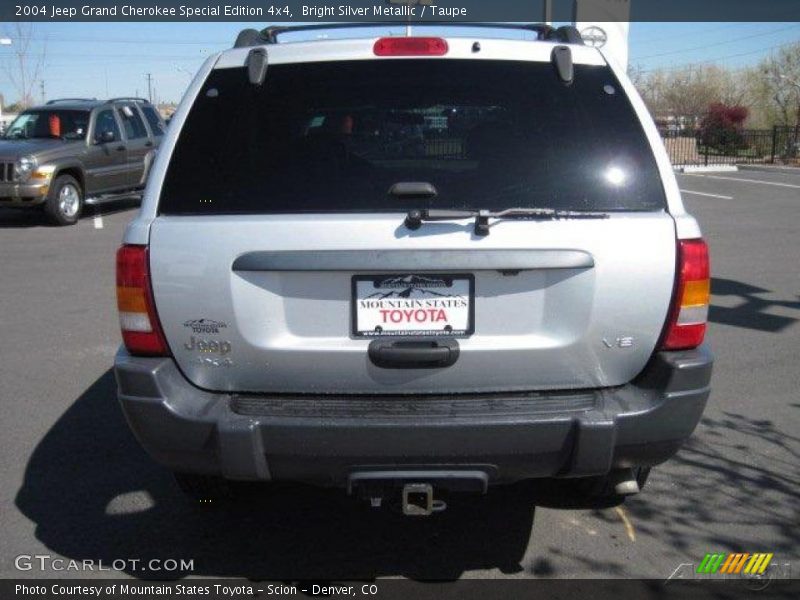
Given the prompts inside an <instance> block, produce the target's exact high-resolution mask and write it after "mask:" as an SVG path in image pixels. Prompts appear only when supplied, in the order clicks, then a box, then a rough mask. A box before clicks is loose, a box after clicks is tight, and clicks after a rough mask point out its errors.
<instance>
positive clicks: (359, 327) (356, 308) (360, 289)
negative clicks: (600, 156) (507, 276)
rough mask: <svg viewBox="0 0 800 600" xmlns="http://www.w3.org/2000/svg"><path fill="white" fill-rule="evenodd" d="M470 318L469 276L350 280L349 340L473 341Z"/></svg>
mask: <svg viewBox="0 0 800 600" xmlns="http://www.w3.org/2000/svg"><path fill="white" fill-rule="evenodd" d="M474 315H475V278H474V277H473V276H472V275H470V274H458V275H440V274H434V275H414V274H405V275H396V274H395V275H356V276H354V277H353V334H354V335H355V336H358V337H381V336H401V335H405V336H409V335H419V336H439V335H446V336H465V335H471V334H472V333H473V332H474V330H475V325H474Z"/></svg>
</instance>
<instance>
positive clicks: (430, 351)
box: [369, 339, 459, 369]
mask: <svg viewBox="0 0 800 600" xmlns="http://www.w3.org/2000/svg"><path fill="white" fill-rule="evenodd" d="M458 353H459V347H458V341H456V340H454V339H443V340H438V339H433V340H396V339H395V340H374V341H372V342H371V343H370V345H369V358H370V360H371V361H372V362H373V364H375V365H376V366H378V367H382V368H384V369H439V368H442V367H449V366H451V365H453V364H455V362H456V361H457V360H458Z"/></svg>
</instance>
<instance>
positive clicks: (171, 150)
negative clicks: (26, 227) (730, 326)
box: [115, 25, 712, 514]
mask: <svg viewBox="0 0 800 600" xmlns="http://www.w3.org/2000/svg"><path fill="white" fill-rule="evenodd" d="M326 27H331V26H326ZM523 28H524V29H527V30H528V31H530V32H533V33H535V37H536V38H537V39H535V40H530V41H521V40H509V39H498V38H497V37H491V36H492V34H494V35H497V33H498V31H497V30H495V29H492V28H491V26H486V28H485V29H484V28H482V29H480V30H478V29H476V28H475V26H474V25H472V26H471V28H470V29H469V30H467V29H464V30H460V29H458V28H453V31H455V32H459V31H460V32H461V33H460V34H459V35H454V36H453V37H447V38H439V37H389V38H379V39H375V38H364V37H354V39H337V40H324V41H321V40H316V41H300V42H294V43H278V42H277V38H278V36H279V35H283V34H285V33H288V32H289V31H292V30H291V29H286V28H281V29H268V30H265V31H264V32H260V33H259V32H256V31H254V30H248V31H245V32H243V33H242V34H241V35H240V36H239V39H238V40H237V44H236V47H235V48H233V49H231V50H228V51H225V52H222V53H220V54H218V55H215V56H213V57H211V58H210V59H209V60H208V61H207V62H206V63H205V65H204V66H203V67H202V69H201V70H200V72H199V73H198V75H197V77H196V78H195V80H194V82H193V84H192V85H191V87H190V89H189V90H188V92H187V93H186V96H185V98H184V100H183V102H182V104H181V106H180V108H179V109H178V111H177V113H176V114H175V116H174V118H173V120H172V124H171V126H170V128H169V131H168V133H167V135H166V138H165V140H164V142H163V144H162V148H161V151H160V152H159V155H158V158H157V161H156V163H155V166H154V168H153V171H152V174H151V177H150V179H149V182H148V186H147V190H146V194H145V199H144V202H143V205H142V208H141V212H140V214H139V215H138V217H137V218H136V219H135V220H134V221H133V222H132V223H131V224H130V226H129V227H128V229H127V231H126V233H125V239H124V245H123V246H122V248H121V249H120V251H119V254H118V273H117V286H118V295H119V310H120V323H121V327H122V334H123V339H124V347H123V348H122V349H121V350H120V352H119V354H118V355H117V357H116V363H115V367H116V375H117V381H118V385H119V398H120V401H121V403H122V407H123V409H124V411H125V413H126V416H127V418H128V421H129V423H130V425H131V427H132V428H133V430H134V432H135V433H136V435H137V436H138V438H139V440H140V441H141V443H142V445H143V446H144V447H145V448H146V449H147V450H148V451H149V452H150V454H151V455H152V456H153V457H154V458H155V459H156V460H158V461H159V462H161V463H162V464H164V465H166V466H167V467H169V468H170V469H172V470H173V471H175V472H176V473H178V474H179V481H180V482H181V484H182V485H183V486H184V488H186V489H187V490H192V491H197V490H201V492H202V493H205V491H204V490H206V489H207V488H208V485H207V484H211V483H214V482H218V481H221V480H222V479H234V480H264V481H267V480H291V481H305V482H313V483H317V484H322V485H332V486H341V487H344V488H347V489H348V490H350V491H351V492H352V491H355V490H368V491H367V492H365V493H367V494H368V495H369V496H371V497H373V498H380V497H382V496H385V495H388V494H391V493H397V495H398V496H400V495H401V494H400V492H401V491H402V492H403V493H402V498H403V501H404V509H405V511H406V512H407V513H409V514H429V513H430V512H431V511H432V510H435V508H436V507H441V506H442V505H441V503H437V502H436V500H437V499H438V497H439V494H440V491H439V490H442V493H443V491H445V490H449V489H472V490H475V491H478V492H485V491H486V489H487V487H488V485H489V484H494V483H506V482H513V481H518V480H521V479H526V478H579V479H580V480H581V482H582V483H586V482H590V483H591V484H592V485H590V486H588V487H587V486H582V488H584V489H588V490H591V493H594V494H599V495H601V496H605V497H608V496H611V497H615V498H616V497H620V496H622V495H625V494H629V493H635V492H637V491H638V490H639V488H640V487H641V485H642V484H643V483H644V479H645V477H646V474H647V471H648V469H649V467H650V466H651V465H654V464H657V463H659V462H662V461H664V460H666V459H667V458H669V457H670V456H671V455H672V454H674V453H675V452H676V451H677V449H678V448H679V447H680V445H681V444H682V443H683V442H684V441H685V440H686V438H687V437H688V436H689V435H690V434H691V433H692V431H693V429H694V428H695V426H696V424H697V422H698V420H699V418H700V415H701V413H702V411H703V408H704V406H705V403H706V399H707V397H708V393H709V380H710V375H711V364H712V359H711V355H710V353H709V351H708V350H707V348H706V347H705V346H703V345H701V344H702V342H703V336H704V333H705V328H706V315H707V309H708V300H709V266H708V255H707V249H706V245H705V243H704V242H703V241H702V239H701V237H700V230H699V228H698V225H697V223H696V221H695V220H694V219H693V218H692V217H691V216H689V215H687V214H686V212H685V211H684V208H683V205H682V203H681V198H680V194H679V191H678V188H677V185H676V182H675V178H674V176H673V172H672V169H671V166H670V164H669V160H668V158H667V155H666V153H665V151H664V148H663V146H662V144H661V141H660V138H659V136H658V133H657V131H656V128H655V126H654V125H653V122H652V120H651V118H650V117H649V115H648V113H647V111H646V109H645V107H644V105H643V103H642V101H641V99H640V98H639V96H638V95H637V94H636V92H635V90H634V89H633V87H632V85H631V83H630V81H629V80H628V78H627V77H626V75H625V73H623V72H621V71H620V70H619V69H618V68H617V67H615V66H614V65H613V64H611V63H609V62H608V61H607V60H606V58H604V56H603V54H602V53H601V52H600V51H599V50H597V49H594V48H589V47H587V46H584V45H583V43H582V41H581V40H580V37H579V36H578V34H577V32H576V31H575V30H574V29H573V28H561V29H558V30H556V29H552V28H550V27H547V26H544V25H532V26H524V27H523ZM304 29H306V30H307V29H310V28H309V27H306V28H304ZM357 31H360V30H359V29H357V28H353V32H357ZM475 31H481V32H482V34H481V35H480V36H476V35H474V32H475ZM376 503H377V502H376Z"/></svg>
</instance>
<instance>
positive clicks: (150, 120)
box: [142, 106, 164, 135]
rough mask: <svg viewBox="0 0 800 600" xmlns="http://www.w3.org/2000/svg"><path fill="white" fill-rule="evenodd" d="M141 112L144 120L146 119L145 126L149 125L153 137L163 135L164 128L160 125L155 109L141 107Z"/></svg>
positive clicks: (159, 118)
mask: <svg viewBox="0 0 800 600" xmlns="http://www.w3.org/2000/svg"><path fill="white" fill-rule="evenodd" d="M142 112H143V113H144V118H145V119H147V124H148V125H150V131H152V132H153V135H164V126H163V125H162V123H161V117H159V116H158V113H156V109H155V108H153V107H152V106H143V107H142Z"/></svg>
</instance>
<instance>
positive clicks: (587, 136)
mask: <svg viewBox="0 0 800 600" xmlns="http://www.w3.org/2000/svg"><path fill="white" fill-rule="evenodd" d="M198 173H203V174H204V176H203V177H197V174H198ZM400 181H407V182H412V181H413V182H418V181H426V182H430V183H432V184H433V185H434V186H435V187H436V189H437V190H438V196H437V197H436V198H433V199H426V200H419V199H398V198H392V197H388V196H387V190H388V189H389V188H390V187H391V185H392V184H394V183H396V182H400ZM209 200H210V202H209ZM528 206H548V207H558V208H570V209H576V210H580V209H604V210H653V209H661V208H663V207H664V206H665V199H664V194H663V190H662V187H661V183H660V179H659V176H658V172H657V169H656V164H655V160H654V158H653V155H652V152H651V150H650V148H649V145H648V143H647V141H646V139H645V136H644V133H643V131H642V129H641V125H640V123H639V122H638V120H637V118H636V116H635V114H634V111H633V109H632V108H631V106H630V104H629V102H628V100H627V98H626V96H625V94H624V93H623V92H622V90H621V88H620V86H619V83H618V81H617V80H616V79H615V77H614V75H613V73H612V72H611V71H610V69H608V68H607V67H594V66H583V65H576V67H575V81H574V83H573V84H572V85H570V86H566V85H564V84H563V83H562V82H561V81H560V80H559V79H558V77H557V76H556V74H555V71H554V69H553V67H552V65H551V64H549V63H545V64H541V63H530V62H512V61H489V60H474V61H470V60H391V61H388V60H380V61H378V60H374V61H353V62H342V63H310V64H303V65H275V66H270V69H269V71H268V73H267V81H266V83H265V84H264V85H263V86H260V87H259V86H253V85H251V84H250V83H249V82H248V78H247V74H246V73H245V70H244V69H241V68H236V69H221V70H216V71H213V72H212V73H211V75H210V77H209V79H208V81H207V82H206V84H205V85H204V87H203V89H202V90H201V92H200V94H199V96H198V99H197V101H196V103H195V105H194V107H193V109H192V111H191V113H190V115H189V117H188V120H187V122H186V124H185V125H184V127H183V130H182V133H181V137H180V139H179V141H178V143H177V146H176V149H175V152H174V154H173V156H172V160H171V163H170V167H169V169H168V172H167V176H166V180H165V182H164V186H163V190H162V196H161V211H162V212H164V213H173V214H176V213H185V214H193V213H200V214H203V213H236V212H254V213H273V212H274V213H285V212H307V211H313V212H330V211H362V212H371V211H384V212H385V211H393V212H394V211H403V210H408V209H410V208H427V207H438V208H490V209H502V208H509V207H528Z"/></svg>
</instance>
